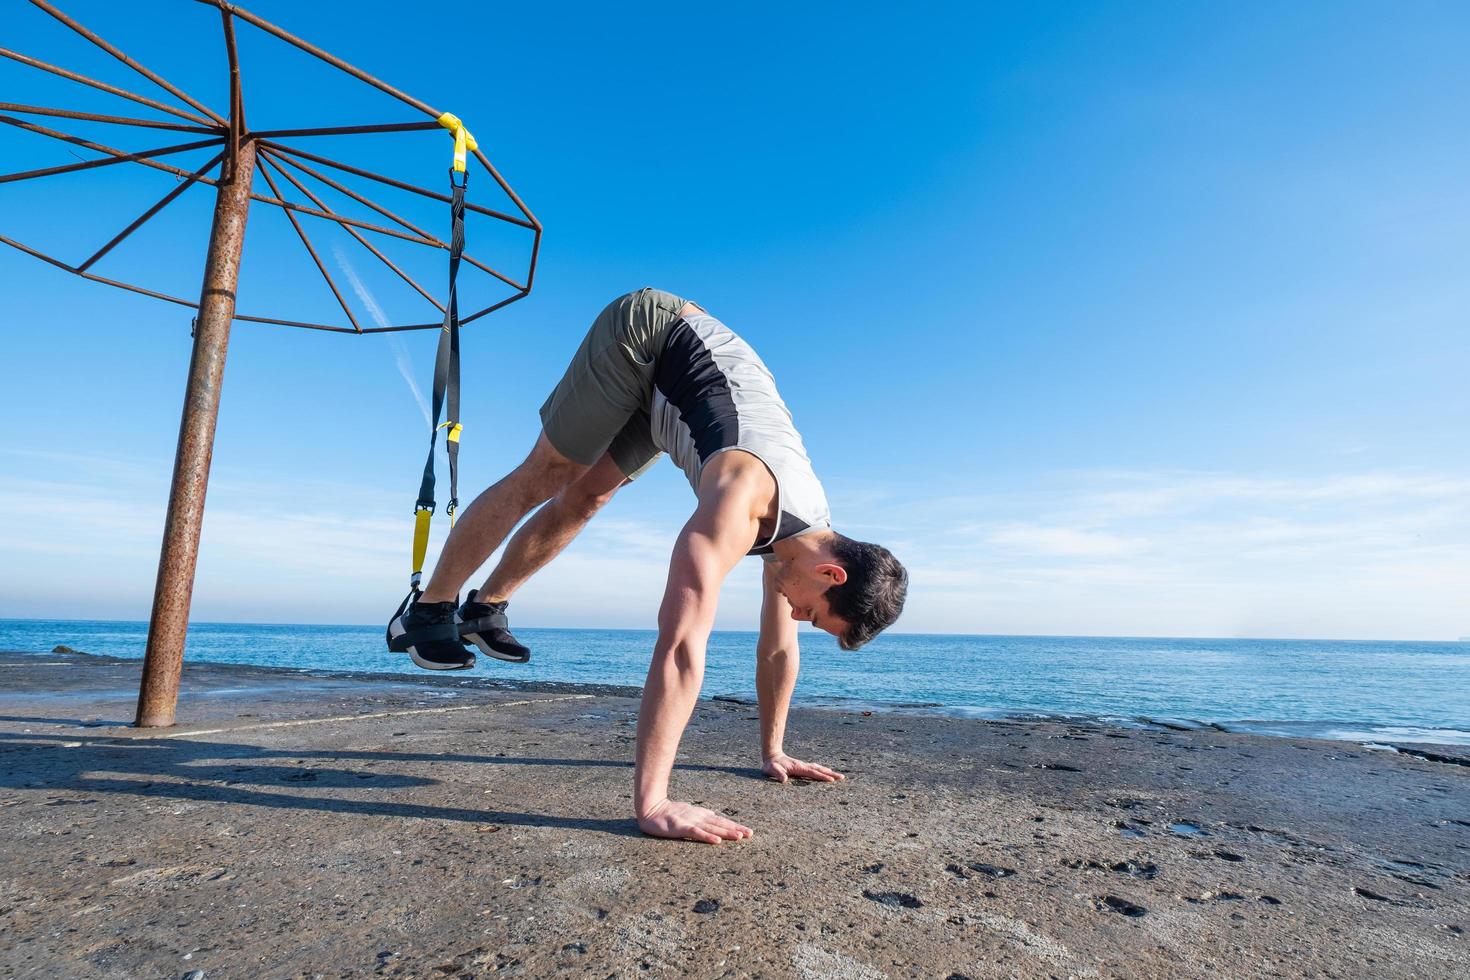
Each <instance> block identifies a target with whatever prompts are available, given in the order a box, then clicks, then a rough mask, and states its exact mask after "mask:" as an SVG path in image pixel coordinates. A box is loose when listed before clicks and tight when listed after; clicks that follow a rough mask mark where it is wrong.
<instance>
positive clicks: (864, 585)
mask: <svg viewBox="0 0 1470 980" xmlns="http://www.w3.org/2000/svg"><path fill="white" fill-rule="evenodd" d="M833 534H834V536H833V539H832V541H831V542H830V543H829V544H828V547H829V548H830V549H831V551H832V557H834V558H836V559H837V561H838V563H839V564H840V565H842V567H843V568H844V569H846V570H847V581H846V582H843V583H842V584H841V585H834V586H832V587H831V588H829V589H828V590H827V591H826V593H824V594H825V595H826V596H827V603H828V605H830V606H831V607H832V612H833V614H834V615H837V616H841V617H842V619H843V621H844V622H846V623H847V632H846V633H843V634H842V635H841V636H840V637H838V638H837V643H838V645H839V646H841V647H842V649H844V650H856V649H857V648H858V647H860V646H862V645H863V644H864V643H867V642H868V641H869V640H871V639H872V638H873V637H875V636H877V635H878V634H879V633H881V632H883V631H884V630H885V629H887V628H888V627H890V626H892V625H893V621H894V620H895V619H897V618H898V615H899V613H901V612H903V600H904V598H905V597H906V596H907V595H908V591H909V573H908V570H907V569H906V568H904V567H903V566H902V565H900V564H899V562H898V559H897V558H895V557H893V552H891V551H889V550H888V549H887V548H885V547H883V546H882V545H877V544H869V543H868V542H866V541H854V540H853V539H852V538H848V537H843V536H842V535H841V534H836V532H834V533H833Z"/></svg>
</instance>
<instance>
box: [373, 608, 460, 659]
mask: <svg viewBox="0 0 1470 980" xmlns="http://www.w3.org/2000/svg"><path fill="white" fill-rule="evenodd" d="M407 632H408V630H406V629H404V628H403V623H402V617H400V616H395V617H394V618H393V622H391V623H389V624H388V639H389V641H390V642H391V641H393V640H396V639H397V638H398V637H400V636H402V635H403V634H404V633H407ZM405 652H406V653H407V654H408V656H409V659H410V660H412V661H413V662H414V663H415V664H417V665H418V666H420V667H422V668H424V669H425V670H469V669H470V668H471V667H473V666H474V665H475V658H474V656H473V655H471V657H470V662H469V663H467V664H441V663H436V662H435V661H433V660H425V659H424V658H422V657H420V656H419V651H418V647H408V648H407V650H406V651H405Z"/></svg>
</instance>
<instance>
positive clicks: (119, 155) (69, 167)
mask: <svg viewBox="0 0 1470 980" xmlns="http://www.w3.org/2000/svg"><path fill="white" fill-rule="evenodd" d="M0 123H6V124H8V125H11V126H15V127H18V128H20V129H24V130H28V131H29V132H32V133H39V134H40V135H42V136H50V137H51V138H52V139H58V140H61V141H63V142H66V143H71V144H73V145H75V146H83V147H86V148H87V149H89V150H96V151H97V152H99V153H106V154H107V155H108V157H109V158H110V159H103V160H84V161H82V162H81V163H68V164H65V165H64V166H60V167H43V168H42V169H40V170H27V171H24V172H22V173H15V174H0V184H4V183H9V182H10V181H14V180H29V179H30V178H32V177H49V176H52V175H53V174H65V173H71V172H73V171H77V170H91V169H92V168H94V167H108V166H111V165H113V164H115V163H139V164H142V165H143V166H145V167H152V168H153V169H155V170H162V171H165V172H167V173H171V174H176V175H177V176H180V177H188V176H189V171H187V170H180V169H179V168H178V167H171V166H169V165H168V164H166V163H158V162H157V161H155V160H152V159H149V158H150V157H161V156H167V155H168V154H170V153H184V152H186V151H188V150H200V149H203V148H204V147H206V146H219V145H220V144H221V143H223V142H224V140H223V139H222V138H221V139H211V140H199V141H198V142H195V143H180V144H179V145H177V146H163V147H159V148H158V149H155V150H139V151H138V152H137V153H124V152H123V151H122V150H119V149H117V148H116V147H112V146H107V145H106V144H103V143H94V142H92V141H91V140H85V139H82V138H81V137H80V136H72V135H69V134H67V133H63V132H61V131H60V130H56V129H48V128H47V127H45V126H39V125H37V124H36V123H32V122H27V121H26V120H24V119H16V118H15V117H14V116H0ZM199 179H200V180H202V181H204V183H206V184H213V183H214V181H213V180H210V179H209V178H207V177H201V178H199Z"/></svg>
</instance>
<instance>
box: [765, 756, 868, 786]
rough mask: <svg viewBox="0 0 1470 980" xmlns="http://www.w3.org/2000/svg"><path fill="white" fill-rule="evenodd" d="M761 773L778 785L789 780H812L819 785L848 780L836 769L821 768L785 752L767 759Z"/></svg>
mask: <svg viewBox="0 0 1470 980" xmlns="http://www.w3.org/2000/svg"><path fill="white" fill-rule="evenodd" d="M761 772H763V773H765V774H766V775H767V776H768V777H769V778H771V779H774V780H775V781H776V782H778V783H784V782H786V780H788V779H811V780H814V781H816V782H819V783H835V782H839V781H841V780H844V779H846V778H847V777H846V776H844V775H842V773H840V772H838V771H837V770H835V769H828V768H827V767H826V766H819V765H817V764H816V763H815V762H802V761H801V760H800V759H793V758H792V757H791V756H789V755H787V754H786V753H785V752H777V753H776V754H775V755H773V756H769V757H767V759H766V761H765V762H764V763H763V764H762V765H761Z"/></svg>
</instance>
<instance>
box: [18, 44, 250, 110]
mask: <svg viewBox="0 0 1470 980" xmlns="http://www.w3.org/2000/svg"><path fill="white" fill-rule="evenodd" d="M0 58H9V59H10V60H11V61H18V62H20V63H21V64H23V65H26V66H28V67H31V68H39V69H40V70H41V71H48V72H50V73H51V74H53V75H60V76H61V77H62V78H65V79H68V80H69V81H73V82H80V83H81V84H83V85H90V86H92V88H95V89H98V90H100V91H103V92H106V93H107V94H108V95H116V96H119V97H120V98H124V99H129V100H131V101H133V102H136V103H138V104H139V105H146V106H147V107H148V108H150V109H157V110H158V111H160V112H167V113H168V114H169V115H171V116H177V117H178V118H180V119H187V120H189V121H190V122H194V123H199V124H200V125H201V126H210V125H211V123H210V121H209V120H208V119H205V118H204V117H203V116H196V115H195V114H194V113H192V112H187V111H185V110H183V109H179V108H176V107H174V106H171V105H167V104H165V103H163V102H159V101H157V100H155V99H150V98H148V97H147V96H144V95H139V94H137V93H136V92H129V91H128V90H127V89H123V88H118V87H117V86H116V85H108V84H107V83H106V82H99V81H97V80H96V79H95V78H88V77H87V76H86V75H80V74H78V73H76V72H74V71H68V70H67V69H65V68H58V67H57V66H56V65H52V64H47V63H46V62H44V61H42V60H40V59H39V58H32V57H31V56H30V55H25V54H21V53H20V52H19V51H12V50H10V49H9V48H0ZM214 128H215V129H222V128H224V127H221V126H216V127H214Z"/></svg>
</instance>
